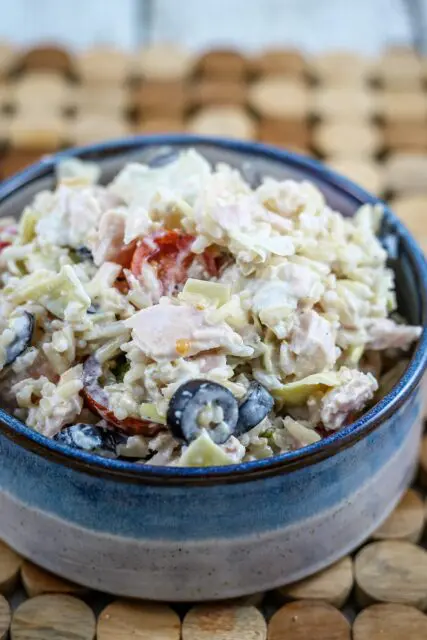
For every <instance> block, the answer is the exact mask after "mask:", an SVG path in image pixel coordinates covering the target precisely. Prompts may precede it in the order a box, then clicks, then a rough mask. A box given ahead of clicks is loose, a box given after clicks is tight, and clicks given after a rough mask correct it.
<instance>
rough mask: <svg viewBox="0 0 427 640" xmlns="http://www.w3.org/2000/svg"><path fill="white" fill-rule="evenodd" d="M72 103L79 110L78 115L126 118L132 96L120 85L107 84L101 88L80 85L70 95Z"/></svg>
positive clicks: (100, 86)
mask: <svg viewBox="0 0 427 640" xmlns="http://www.w3.org/2000/svg"><path fill="white" fill-rule="evenodd" d="M69 100H70V103H71V106H73V107H74V108H75V109H77V112H78V115H81V114H83V115H86V114H89V113H90V114H95V115H97V114H99V113H101V114H107V115H108V114H111V115H112V116H116V117H117V116H118V117H120V116H122V115H123V116H124V115H125V113H126V110H127V109H128V107H129V105H130V96H129V94H128V92H127V90H126V89H124V87H123V86H120V85H117V84H116V85H115V86H114V85H113V86H111V85H110V84H105V85H99V86H91V85H86V84H83V85H80V86H79V87H77V88H75V90H74V91H73V93H71V94H70V98H69Z"/></svg>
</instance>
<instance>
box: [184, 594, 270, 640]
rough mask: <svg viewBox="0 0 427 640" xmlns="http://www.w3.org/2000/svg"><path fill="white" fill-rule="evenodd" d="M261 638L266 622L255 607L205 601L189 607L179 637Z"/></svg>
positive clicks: (204, 639)
mask: <svg viewBox="0 0 427 640" xmlns="http://www.w3.org/2000/svg"><path fill="white" fill-rule="evenodd" d="M242 638H244V639H245V640H265V639H266V638H267V625H266V622H265V620H264V617H263V616H262V614H261V613H260V612H259V611H258V609H256V608H255V607H251V606H244V605H243V606H242V605H240V606H239V605H232V604H220V603H218V604H206V605H199V606H196V607H193V608H192V609H190V611H189V612H188V613H187V615H186V616H185V618H184V622H183V623H182V640H242Z"/></svg>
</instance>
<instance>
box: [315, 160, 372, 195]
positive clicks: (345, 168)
mask: <svg viewBox="0 0 427 640" xmlns="http://www.w3.org/2000/svg"><path fill="white" fill-rule="evenodd" d="M327 164H328V165H329V167H330V168H331V169H333V170H334V171H336V172H337V173H341V174H342V175H343V176H345V177H346V178H349V179H350V180H353V182H355V183H356V184H358V185H360V186H361V187H363V188H364V189H366V190H367V191H370V192H371V193H374V194H376V195H381V193H382V192H383V190H384V180H383V171H382V166H381V165H380V164H379V163H378V162H374V161H372V160H369V159H357V158H356V159H352V158H329V159H328V163H327Z"/></svg>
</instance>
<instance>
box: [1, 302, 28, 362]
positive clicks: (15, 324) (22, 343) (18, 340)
mask: <svg viewBox="0 0 427 640" xmlns="http://www.w3.org/2000/svg"><path fill="white" fill-rule="evenodd" d="M10 329H12V331H13V332H14V333H15V337H14V339H13V340H12V342H11V343H10V344H9V345H8V346H7V347H6V360H5V365H6V364H12V362H15V360H16V358H17V357H18V356H20V355H21V354H22V353H24V351H25V350H26V349H28V347H29V346H30V345H31V340H32V337H33V331H34V316H33V314H32V313H28V311H24V313H23V314H22V316H18V317H17V318H14V319H13V320H12V322H11V324H10Z"/></svg>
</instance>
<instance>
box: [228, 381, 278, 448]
mask: <svg viewBox="0 0 427 640" xmlns="http://www.w3.org/2000/svg"><path fill="white" fill-rule="evenodd" d="M273 406H274V398H273V396H272V395H271V394H270V393H269V392H268V391H267V389H266V388H265V387H263V386H262V384H259V382H255V381H253V382H251V384H250V386H249V390H248V393H247V395H246V397H245V398H244V400H243V401H242V403H241V404H240V406H239V418H238V420H237V425H236V429H235V432H234V435H236V436H239V435H241V434H242V433H246V432H247V431H250V430H251V429H253V428H254V427H256V426H257V424H259V423H260V422H262V421H263V420H264V418H265V417H266V416H267V415H268V414H269V413H270V411H271V410H272V408H273Z"/></svg>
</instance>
